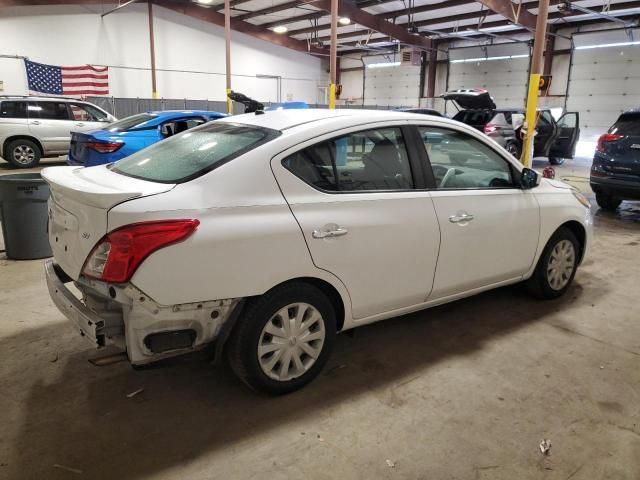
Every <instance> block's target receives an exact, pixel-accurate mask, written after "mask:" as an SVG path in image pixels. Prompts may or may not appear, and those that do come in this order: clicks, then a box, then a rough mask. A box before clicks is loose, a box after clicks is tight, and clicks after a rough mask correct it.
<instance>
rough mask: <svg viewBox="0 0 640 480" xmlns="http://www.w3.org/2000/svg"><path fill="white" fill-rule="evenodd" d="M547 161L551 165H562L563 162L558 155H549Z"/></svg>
mask: <svg viewBox="0 0 640 480" xmlns="http://www.w3.org/2000/svg"><path fill="white" fill-rule="evenodd" d="M549 163H550V164H551V165H562V164H563V163H564V158H560V157H549Z"/></svg>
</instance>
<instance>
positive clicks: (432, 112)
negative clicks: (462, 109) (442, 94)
mask: <svg viewBox="0 0 640 480" xmlns="http://www.w3.org/2000/svg"><path fill="white" fill-rule="evenodd" d="M394 111H396V112H406V113H419V114H421V115H434V116H436V117H446V115H444V114H442V113H440V112H439V111H438V110H434V109H433V108H419V107H416V108H413V107H411V108H398V109H396V110H394Z"/></svg>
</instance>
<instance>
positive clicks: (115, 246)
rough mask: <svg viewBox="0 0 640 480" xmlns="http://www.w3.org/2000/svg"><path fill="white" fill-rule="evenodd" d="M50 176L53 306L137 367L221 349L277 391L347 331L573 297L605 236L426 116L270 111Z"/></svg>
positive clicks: (473, 137)
mask: <svg viewBox="0 0 640 480" xmlns="http://www.w3.org/2000/svg"><path fill="white" fill-rule="evenodd" d="M42 175H43V177H44V178H45V179H46V180H47V182H48V183H49V185H50V186H51V198H50V200H49V236H50V242H51V246H52V248H53V252H54V259H53V260H49V261H47V262H46V276H47V282H48V286H49V291H50V293H51V297H52V298H53V300H54V302H55V304H56V305H57V306H58V308H59V309H60V310H61V311H62V312H63V313H64V314H65V315H66V316H67V317H68V318H70V319H71V320H72V321H73V322H74V324H75V325H76V326H77V327H78V328H79V329H80V331H81V332H82V334H83V335H85V336H86V337H87V338H89V339H91V341H92V342H94V343H95V344H96V345H97V346H103V345H107V344H116V345H119V346H120V347H121V348H122V349H123V350H124V351H126V353H127V355H128V357H129V360H130V362H131V363H132V364H134V365H143V364H148V363H151V362H155V361H157V360H160V359H163V358H167V357H169V356H174V355H179V354H183V353H188V352H192V351H194V350H197V349H200V348H203V347H205V346H207V345H210V344H212V343H213V344H214V345H215V348H216V352H217V354H219V353H220V352H221V351H222V349H223V347H224V351H225V353H226V354H227V355H228V358H229V360H230V364H231V366H232V368H233V370H234V371H235V372H236V373H237V374H238V376H239V377H240V378H241V379H242V380H244V381H245V382H246V383H247V384H248V385H250V386H251V387H253V388H255V389H258V390H262V391H266V392H269V393H275V394H279V393H286V392H289V391H292V390H295V389H298V388H300V387H302V386H303V385H305V384H306V383H308V382H309V381H310V380H312V379H313V378H314V377H315V376H316V375H318V373H319V371H320V370H321V369H322V367H323V365H324V364H325V363H326V361H327V359H328V356H329V354H330V352H331V349H332V346H333V343H334V338H335V335H336V333H337V332H340V331H344V330H347V329H351V328H354V327H357V326H360V325H364V324H367V323H370V322H374V321H378V320H383V319H386V318H391V317H394V316H397V315H401V314H404V313H408V312H413V311H417V310H420V309H424V308H428V307H430V306H433V305H438V304H441V303H444V302H449V301H452V300H455V299H458V298H461V297H465V296H469V295H473V294H475V293H478V292H481V291H484V290H487V289H490V288H495V287H499V286H502V285H507V284H511V283H516V282H520V281H526V283H527V285H528V287H529V288H530V290H531V291H532V292H533V293H535V294H536V295H537V296H539V297H543V298H555V297H558V296H560V295H562V294H563V293H564V292H565V291H566V290H567V288H568V287H569V285H570V283H571V281H572V279H573V277H574V275H575V272H576V269H577V267H578V265H579V264H580V262H581V261H582V259H583V258H584V256H585V254H586V251H587V248H588V246H589V243H590V237H591V217H590V213H589V204H588V202H587V201H586V200H585V199H584V197H582V196H581V195H580V194H579V193H577V192H576V191H575V190H573V189H571V188H570V187H569V186H568V185H566V184H563V183H561V182H557V181H552V180H547V179H541V178H539V177H538V176H537V174H536V173H535V172H534V171H533V170H529V169H524V168H523V167H522V165H520V164H519V163H518V162H517V161H516V160H514V158H513V157H511V156H510V155H509V154H508V153H507V152H506V151H505V150H503V149H502V148H500V147H499V146H498V145H497V144H495V143H494V142H492V141H491V140H490V139H488V138H487V137H485V136H484V135H482V134H481V133H479V132H477V131H475V130H474V129H472V128H470V127H467V126H465V125H462V124H460V123H457V122H453V121H450V120H448V119H445V118H439V117H428V116H424V115H414V114H409V113H398V112H380V111H376V112H371V111H353V110H337V111H328V110H283V111H273V112H266V113H262V112H258V113H257V114H249V115H242V116H236V117H230V118H226V119H223V120H219V121H216V122H214V123H210V124H205V125H203V126H201V127H197V128H194V129H192V130H189V131H188V132H185V133H183V134H180V135H176V136H174V137H172V138H170V139H168V140H166V141H163V142H160V143H158V144H156V145H154V146H152V147H150V148H148V149H145V150H142V151H140V152H138V153H136V154H134V155H132V156H130V157H128V158H126V159H124V160H121V161H119V162H117V163H114V164H110V165H106V166H98V167H92V168H78V167H52V168H46V169H45V170H44V171H43V173H42ZM70 282H74V283H75V285H76V286H77V288H78V289H79V291H80V292H81V296H79V297H76V296H75V295H74V294H73V293H72V291H71V290H70V289H69V288H68V285H66V284H68V283H70Z"/></svg>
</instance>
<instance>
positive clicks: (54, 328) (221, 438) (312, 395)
mask: <svg viewBox="0 0 640 480" xmlns="http://www.w3.org/2000/svg"><path fill="white" fill-rule="evenodd" d="M535 166H536V167H542V166H544V164H543V163H542V162H539V163H536V165H535ZM2 171H3V172H5V173H6V172H7V171H6V170H4V169H2ZM557 171H558V177H560V178H568V179H569V180H571V181H572V182H573V183H574V184H575V185H577V186H580V187H581V188H583V189H585V190H588V183H586V182H585V178H586V176H587V175H588V161H586V160H583V161H573V162H569V163H568V164H567V165H566V166H563V167H561V168H558V169H557ZM594 213H595V225H596V238H595V242H594V245H593V248H592V250H591V254H590V256H589V258H588V260H587V261H586V262H585V264H584V265H583V267H582V268H581V269H580V270H579V271H578V274H577V276H576V281H575V283H574V285H573V287H572V288H571V290H570V291H569V292H568V294H567V295H566V296H565V297H564V298H562V299H560V300H557V301H551V302H538V301H535V300H532V299H530V298H529V297H528V296H527V295H526V294H524V293H523V292H522V291H521V289H520V288H518V287H509V288H503V289H500V290H497V291H493V292H489V293H486V294H482V295H479V296H476V297H473V298H470V299H466V300H463V301H460V302H457V303H453V304H450V305H446V306H442V307H438V308H434V309H431V310H428V311H425V312H420V313H416V314H412V315H408V316H404V317H401V318H397V319H393V320H388V321H386V322H382V323H378V324H374V325H371V326H367V327H363V328H360V329H358V330H357V332H356V335H355V337H354V338H351V337H349V336H346V335H340V336H339V337H338V341H337V345H336V349H335V352H334V354H333V357H332V359H331V360H330V363H329V365H328V368H327V369H326V370H325V372H324V374H323V375H322V376H321V377H320V378H319V379H317V380H316V381H315V382H313V383H312V384H311V385H310V386H309V387H307V388H306V389H304V390H302V391H300V392H297V393H295V394H292V395H289V396H286V397H281V398H267V397H263V396H259V395H257V394H255V393H252V392H251V391H249V390H247V389H246V388H244V387H243V386H242V385H240V384H239V383H238V382H237V381H236V380H235V379H234V378H233V376H232V375H231V374H230V373H229V372H227V371H226V370H225V369H224V368H212V367H211V366H210V365H208V364H207V363H206V362H203V361H202V360H200V359H197V358H189V359H185V360H183V361H180V362H175V363H174V364H172V365H168V366H163V367H162V368H155V369H151V370H145V371H134V370H132V369H131V368H130V367H129V365H128V364H126V363H118V364H115V365H112V366H108V367H95V366H93V365H91V364H90V363H88V361H87V359H88V358H89V357H91V356H95V352H94V351H93V350H91V347H90V346H87V344H85V342H84V341H83V339H82V338H80V337H79V336H78V335H77V334H76V333H75V332H74V331H72V329H71V327H70V325H69V324H68V323H67V321H66V320H65V319H64V318H63V317H62V316H61V314H60V313H58V311H57V310H56V309H55V307H54V306H53V305H52V303H51V301H50V300H49V296H48V294H47V289H46V286H45V283H44V279H43V274H42V265H41V264H42V262H41V261H30V262H13V261H9V260H6V259H0V306H1V307H0V478H2V479H4V478H10V479H51V480H55V479H73V478H90V479H121V480H133V479H168V478H180V479H183V478H184V479H187V478H188V479H190V480H199V479H212V478H225V479H245V478H246V479H249V478H269V479H279V478H282V479H285V478H287V479H288V478H313V479H333V478H344V479H352V478H354V479H357V478H363V479H371V478H402V479H429V480H431V479H434V480H435V479H437V480H444V479H460V480H461V479H470V480H476V479H508V480H515V479H517V480H525V479H562V480H568V479H572V480H580V479H584V480H594V479H605V478H606V479H620V480H622V479H629V480H635V479H638V478H640V321H639V320H640V307H638V294H639V293H640V287H639V284H640V278H639V277H638V274H639V272H640V255H639V254H638V252H639V247H638V244H639V243H640V237H639V235H638V234H639V233H640V204H638V203H629V202H625V203H624V204H623V205H622V208H621V211H620V213H618V214H615V215H611V214H605V213H603V212H601V211H599V210H598V209H597V207H595V208H594ZM0 255H1V254H0ZM139 389H144V391H143V392H141V393H139V394H138V395H136V396H134V397H132V398H127V394H129V393H131V392H134V391H136V390H139ZM542 439H550V440H551V442H552V447H551V450H550V455H549V456H543V455H542V454H541V453H540V450H539V449H538V444H539V443H540V441H541V440H542Z"/></svg>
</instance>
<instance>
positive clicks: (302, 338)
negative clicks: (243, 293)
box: [227, 282, 336, 395]
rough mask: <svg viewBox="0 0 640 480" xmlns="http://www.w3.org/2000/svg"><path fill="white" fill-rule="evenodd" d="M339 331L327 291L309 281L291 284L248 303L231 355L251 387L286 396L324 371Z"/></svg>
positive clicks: (235, 367)
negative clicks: (324, 291)
mask: <svg viewBox="0 0 640 480" xmlns="http://www.w3.org/2000/svg"><path fill="white" fill-rule="evenodd" d="M335 334H336V318H335V312H334V308H333V305H332V304H331V302H330V301H329V299H328V298H327V297H326V295H325V294H324V293H322V292H321V291H320V290H318V289H317V288H315V287H314V286H312V285H309V284H306V283H303V282H295V283H289V284H285V285H283V286H281V287H276V288H275V289H273V290H272V291H270V292H268V293H267V294H265V295H263V296H261V297H259V298H257V299H255V300H252V301H251V302H250V303H248V304H247V306H246V308H245V311H244V312H243V313H242V315H241V317H240V318H239V319H238V324H237V326H236V328H235V329H234V331H233V333H232V334H231V338H230V339H229V343H228V345H227V358H228V360H229V364H230V366H231V368H232V370H233V371H234V373H235V374H236V375H237V376H238V377H239V378H240V379H241V380H242V381H243V382H244V383H246V384H247V385H248V386H249V387H251V388H253V389H255V390H258V391H261V392H265V393H268V394H271V395H282V394H285V393H290V392H293V391H295V390H298V389H300V388H302V387H304V386H305V385H306V384H307V383H309V382H310V381H311V380H313V379H314V378H315V377H316V376H317V375H318V374H319V373H320V371H321V370H322V368H323V367H324V365H325V363H326V362H327V360H328V359H329V355H330V354H331V350H332V349H333V343H334V339H335Z"/></svg>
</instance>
